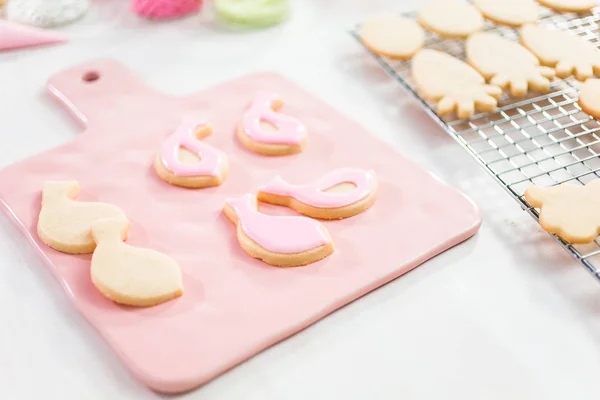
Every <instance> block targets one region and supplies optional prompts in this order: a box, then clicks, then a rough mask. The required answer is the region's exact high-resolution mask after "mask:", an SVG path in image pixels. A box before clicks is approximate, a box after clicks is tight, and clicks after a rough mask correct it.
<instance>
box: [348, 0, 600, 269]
mask: <svg viewBox="0 0 600 400" xmlns="http://www.w3.org/2000/svg"><path fill="white" fill-rule="evenodd" d="M405 16H407V17H409V18H415V16H416V15H415V13H408V14H405ZM599 20H600V8H595V9H594V10H592V11H591V12H590V13H586V14H574V13H565V14H559V13H555V12H553V11H551V10H549V9H543V11H542V15H541V18H540V21H539V23H540V24H541V25H549V26H551V27H552V28H557V29H562V30H566V31H569V32H570V33H572V34H575V35H579V36H581V37H582V38H584V39H585V40H588V41H590V42H592V43H593V44H594V45H595V46H596V47H598V45H599V43H600V34H599V27H598V21H599ZM484 29H485V30H486V31H488V32H494V33H496V34H499V35H501V36H503V37H506V38H508V39H511V40H515V41H518V31H517V30H515V29H513V28H509V27H502V26H497V25H495V24H493V23H491V22H486V25H485V27H484ZM357 30H358V29H355V30H353V31H352V32H351V34H352V36H354V38H355V39H357V40H358V42H359V43H361V41H360V38H359V36H358V32H357ZM425 48H430V49H435V50H440V51H443V52H446V53H448V54H450V55H452V56H455V57H457V58H459V59H461V60H464V59H465V53H464V40H460V39H456V40H455V39H443V38H441V37H439V36H437V35H434V34H432V33H427V38H426V41H425ZM365 49H366V50H367V51H368V52H369V53H370V54H371V55H372V56H373V57H374V58H375V59H376V60H377V62H378V63H379V65H380V66H381V67H382V68H383V69H384V70H385V71H386V72H387V73H388V74H389V75H391V77H393V78H394V79H395V80H396V81H398V82H399V83H400V84H401V85H402V86H403V87H404V88H405V89H407V90H408V91H409V92H410V93H411V94H412V95H413V96H414V97H415V98H416V99H417V100H418V101H419V102H420V103H421V105H422V106H423V108H424V109H425V110H426V111H427V112H428V113H429V114H430V115H431V117H433V119H434V120H436V121H437V122H438V123H439V124H440V125H441V126H442V127H443V128H444V129H445V130H446V132H447V133H449V134H450V135H451V136H452V137H453V138H454V139H455V140H456V141H457V142H458V143H459V144H460V145H461V146H462V147H463V148H464V149H465V150H467V151H468V152H469V153H470V154H471V155H472V156H473V157H474V158H475V159H476V160H477V161H478V163H479V164H480V165H481V166H482V167H484V168H485V170H486V171H487V172H488V173H490V174H491V175H492V176H493V177H494V179H495V180H496V181H497V182H498V183H500V184H501V185H502V187H503V188H504V189H506V191H508V193H510V194H511V195H512V197H514V199H515V200H517V201H518V202H519V204H520V205H521V207H522V208H523V209H524V210H526V211H527V212H528V213H529V214H530V215H531V216H532V217H533V218H534V219H535V220H536V221H538V222H539V214H538V212H537V210H536V209H534V208H531V207H530V206H529V205H528V204H527V202H526V201H525V199H524V196H523V194H524V192H525V190H526V189H527V188H528V187H529V186H530V185H532V184H536V185H539V186H552V185H557V184H561V183H565V182H569V183H574V184H578V185H583V184H586V183H588V182H590V181H591V180H593V179H597V178H599V177H600V122H599V121H596V120H594V119H593V118H591V117H590V116H589V115H587V114H586V113H585V112H583V111H581V108H580V107H579V105H578V104H577V99H578V90H579V87H580V83H579V82H577V81H576V80H575V79H573V78H568V79H565V80H560V79H556V80H554V81H553V82H552V85H551V90H550V92H548V93H546V94H544V95H540V94H530V95H528V96H527V97H525V98H520V99H514V98H511V97H509V96H507V95H503V97H502V98H501V99H500V101H499V107H498V108H497V109H496V111H494V112H488V113H480V114H476V115H474V116H473V117H471V118H469V119H458V118H457V117H456V116H445V117H442V116H440V115H438V114H437V113H436V111H435V104H434V103H432V102H428V101H427V100H425V99H423V98H422V97H421V96H420V95H419V93H418V92H417V89H416V87H415V84H414V82H413V80H412V79H411V73H410V61H398V60H391V59H387V58H385V57H380V56H378V55H376V54H374V53H372V52H370V51H369V49H367V48H366V47H365ZM552 237H553V238H554V239H555V240H556V241H557V242H558V243H559V244H560V245H561V246H562V247H563V248H564V249H565V250H567V251H568V252H569V253H570V254H571V255H572V256H573V257H574V258H575V259H576V260H577V261H579V262H580V263H581V264H582V265H583V266H585V267H586V268H587V270H588V271H589V272H590V273H591V274H592V275H594V276H595V277H596V279H597V280H599V281H600V238H596V240H595V241H594V242H593V243H591V244H587V245H571V244H569V243H566V242H564V241H563V240H561V239H560V238H558V237H557V236H555V235H552Z"/></svg>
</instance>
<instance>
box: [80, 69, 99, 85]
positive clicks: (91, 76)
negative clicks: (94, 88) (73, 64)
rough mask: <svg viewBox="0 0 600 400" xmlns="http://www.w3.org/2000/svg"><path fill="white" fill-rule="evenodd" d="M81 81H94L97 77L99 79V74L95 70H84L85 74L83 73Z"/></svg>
mask: <svg viewBox="0 0 600 400" xmlns="http://www.w3.org/2000/svg"><path fill="white" fill-rule="evenodd" d="M82 79H83V81H84V82H88V83H89V82H95V81H97V80H98V79H100V74H99V73H97V72H96V71H90V72H86V73H85V75H83V78H82Z"/></svg>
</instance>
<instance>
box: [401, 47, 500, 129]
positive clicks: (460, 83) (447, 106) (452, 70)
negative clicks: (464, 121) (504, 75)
mask: <svg viewBox="0 0 600 400" xmlns="http://www.w3.org/2000/svg"><path fill="white" fill-rule="evenodd" d="M412 77H413V80H414V82H415V84H416V86H417V88H418V90H419V92H420V93H421V94H422V95H423V97H425V98H426V99H428V100H430V101H435V102H437V112H438V113H439V114H440V115H445V114H449V113H451V112H452V111H454V110H456V113H457V115H458V117H459V118H470V117H472V116H473V114H474V113H475V110H478V111H484V112H486V111H493V110H495V109H496V106H497V105H498V101H497V99H498V98H500V95H501V94H502V90H501V89H500V88H499V87H497V86H493V85H487V84H486V83H485V78H484V77H483V76H482V75H481V74H480V73H479V72H477V71H476V70H475V69H474V68H473V67H471V66H470V65H469V64H467V63H465V62H463V61H461V60H459V59H457V58H454V57H452V56H450V55H448V54H446V53H443V52H440V51H437V50H429V49H425V50H421V51H419V52H418V53H417V54H416V55H415V57H414V59H413V60H412Z"/></svg>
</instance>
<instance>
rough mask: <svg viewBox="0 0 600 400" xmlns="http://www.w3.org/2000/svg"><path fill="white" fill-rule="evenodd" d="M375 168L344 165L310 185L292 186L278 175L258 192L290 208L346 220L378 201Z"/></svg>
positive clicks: (307, 213)
mask: <svg viewBox="0 0 600 400" xmlns="http://www.w3.org/2000/svg"><path fill="white" fill-rule="evenodd" d="M376 192H377V180H376V178H375V173H374V172H373V171H366V170H364V169H360V168H341V169H337V170H334V171H331V172H330V173H328V174H326V175H324V176H322V177H321V178H320V179H318V180H317V181H315V182H313V183H310V184H308V185H292V184H290V183H288V182H286V181H284V180H283V179H282V178H281V177H279V176H276V177H275V178H273V180H272V181H271V182H269V183H268V184H267V185H265V186H263V187H261V188H260V189H259V191H258V200H260V201H262V202H265V203H270V204H276V205H282V206H286V207H290V208H292V209H294V210H296V211H298V212H299V213H301V214H304V215H308V216H309V217H313V218H321V219H342V218H348V217H351V216H353V215H356V214H360V213H361V212H363V211H366V210H367V209H368V208H369V207H371V205H372V204H373V203H374V202H375V194H376Z"/></svg>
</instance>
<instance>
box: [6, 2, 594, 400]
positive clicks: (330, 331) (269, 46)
mask: <svg viewBox="0 0 600 400" xmlns="http://www.w3.org/2000/svg"><path fill="white" fill-rule="evenodd" d="M394 4H395V6H394ZM398 4H400V6H398ZM416 5H417V2H413V1H403V2H400V1H398V0H396V1H392V0H390V1H376V0H298V1H296V2H295V3H294V6H295V7H294V18H293V19H292V20H291V21H290V22H289V23H288V24H286V25H284V26H282V27H278V28H275V29H270V30H267V31H262V32H255V33H245V34H239V33H232V32H227V31H224V30H223V29H221V28H218V26H216V25H214V24H212V23H210V18H209V17H206V16H201V17H193V18H189V19H185V20H183V21H178V22H169V23H162V24H152V23H149V22H145V21H142V20H139V19H137V18H136V17H135V16H133V15H131V14H129V12H128V10H127V4H126V1H125V0H98V1H96V2H95V4H94V8H93V10H92V13H91V14H89V15H88V16H87V17H86V18H85V19H84V20H83V21H81V22H79V23H76V24H74V25H72V26H70V27H68V28H65V29H64V31H65V32H66V33H68V34H70V35H71V37H72V42H71V43H69V44H67V45H63V46H56V47H52V48H50V47H48V48H43V49H37V50H31V51H20V52H12V53H5V54H0V90H1V95H0V110H1V111H0V115H1V118H0V135H1V137H2V139H3V140H4V142H3V143H2V146H0V163H1V164H2V165H7V164H9V163H11V162H13V161H16V160H20V159H23V158H25V157H28V156H31V155H33V154H34V153H37V152H40V151H42V150H45V149H48V148H51V147H53V146H56V145H59V144H61V143H64V142H66V141H68V140H70V139H71V138H72V137H73V136H74V135H76V134H77V131H78V126H77V124H75V123H73V122H72V121H71V120H70V119H69V117H68V115H67V114H66V113H63V112H61V110H60V109H59V107H58V106H56V105H55V104H54V103H53V102H52V101H51V100H50V99H49V97H48V96H46V95H45V94H44V83H45V81H46V79H47V78H48V77H49V76H50V75H51V74H53V73H55V72H57V71H59V70H61V69H63V68H66V67H69V66H71V65H73V64H77V63H80V62H83V61H87V60H89V59H91V58H97V57H114V58H116V59H118V60H120V61H122V62H123V63H125V64H126V65H128V66H130V67H131V68H132V69H134V70H136V71H138V73H139V74H140V75H142V76H143V78H144V79H146V81H147V82H148V83H149V84H151V85H153V86H154V87H156V88H157V89H160V90H163V91H168V92H175V93H183V92H190V91H195V90H197V89H201V88H202V87H205V86H208V85H210V84H212V83H214V82H216V81H222V80H225V79H228V78H230V77H233V76H236V75H240V74H243V73H245V72H249V71H254V70H260V69H272V70H276V71H280V72H282V73H283V74H285V75H287V76H288V77H290V78H291V79H293V80H294V81H296V82H297V83H299V84H301V85H303V86H304V87H305V88H306V89H308V90H309V91H311V92H312V93H314V94H316V95H318V96H320V97H322V98H323V99H325V100H326V101H328V102H329V103H331V104H332V105H334V106H335V107H337V108H338V109H339V110H341V111H342V112H344V113H345V114H347V115H350V116H352V118H354V119H356V120H357V121H358V122H360V123H362V124H364V125H366V126H368V127H369V129H370V131H371V132H373V134H376V135H378V136H380V137H381V138H382V139H383V140H385V141H387V142H389V143H390V144H392V145H394V146H395V147H397V148H398V150H399V151H400V152H401V153H403V154H404V155H406V156H408V157H410V158H412V159H414V160H416V161H418V162H420V163H421V164H422V165H423V166H424V167H426V168H427V169H430V170H432V171H434V172H436V173H437V174H438V175H440V176H441V177H443V178H444V179H445V180H446V181H448V182H449V183H451V184H453V185H455V186H457V187H458V188H460V189H462V190H463V191H464V192H466V193H467V194H468V195H470V196H471V197H472V198H473V199H474V200H475V201H476V202H477V203H478V204H479V205H480V206H481V207H482V209H483V212H484V224H483V226H482V228H481V230H480V232H479V234H478V235H477V236H476V237H474V238H473V239H471V240H469V241H468V242H467V243H465V244H463V245H461V246H458V247H456V248H454V249H452V250H450V251H448V252H446V253H444V254H443V255H441V256H439V257H437V258H435V259H434V260H432V261H430V262H427V263H426V264H424V265H422V266H420V267H419V268H417V269H416V270H415V271H413V272H411V273H409V274H407V275H405V276H404V277H402V278H400V279H398V280H396V281H394V282H392V283H390V284H388V285H387V286H385V287H383V288H381V289H379V290H377V291H375V292H373V293H371V294H369V295H368V296H366V297H364V298H362V299H360V300H358V301H356V302H354V303H353V304H351V305H349V306H347V307H345V308H343V309H342V310H340V311H338V312H336V313H334V314H333V315H331V316H329V317H327V318H325V319H324V320H322V321H321V322H319V323H317V324H316V325H313V326H312V327H310V328H309V329H306V330H305V331H303V332H301V333H300V334H298V335H296V336H294V337H292V338H290V339H288V340H286V341H284V342H283V343H281V344H280V345H278V346H275V347H273V348H271V349H269V350H267V351H265V352H263V353H261V354H260V355H258V356H256V357H254V358H253V359H251V360H250V361H248V362H246V363H244V364H242V365H241V366H239V367H237V368H235V369H233V370H232V371H231V372H229V373H227V374H225V375H223V376H222V377H220V378H218V379H216V380H214V381H212V382H211V383H209V384H207V385H205V386H204V387H202V388H200V389H198V390H196V391H194V392H191V393H189V394H187V395H186V396H184V398H186V399H217V398H218V399H244V400H251V399H261V400H264V399H276V400H288V399H299V400H300V399H302V400H304V399H367V398H369V399H399V398H402V399H435V400H437V399H460V400H464V399H477V400H480V399H486V400H487V399H502V400H505V399H511V400H514V399H527V400H531V399H567V398H568V399H591V398H597V397H598V396H599V395H600V385H598V383H597V377H598V374H597V372H598V371H600V286H599V285H598V283H596V282H595V281H594V280H593V279H592V277H591V276H589V275H588V274H587V272H585V270H584V269H583V268H582V267H580V266H579V265H577V264H576V263H575V262H574V261H572V260H571V258H570V257H569V256H568V255H567V254H566V253H565V252H564V251H562V249H560V248H559V247H558V246H557V245H556V244H555V243H554V242H553V241H552V240H551V239H550V238H549V237H548V236H547V235H546V234H545V233H544V232H542V231H540V229H539V228H538V227H537V226H536V225H535V224H534V222H533V220H532V219H531V218H530V217H528V216H527V215H526V214H525V213H524V212H522V211H521V209H520V208H519V207H518V205H517V204H516V202H514V201H513V200H512V199H510V198H509V197H508V195H506V194H505V193H504V192H503V190H502V189H501V188H500V187H499V186H497V184H496V183H495V182H494V181H493V180H492V179H491V178H490V177H488V176H487V175H486V174H485V173H484V172H483V170H482V169H481V168H480V167H479V166H478V165H477V164H476V163H475V162H474V161H473V160H472V159H471V158H470V156H469V155H467V154H466V153H465V152H464V151H463V150H462V149H460V148H459V147H458V145H457V144H455V143H454V141H452V140H451V139H450V138H449V137H448V136H447V135H446V134H445V133H444V132H443V131H442V130H441V129H440V128H439V127H438V126H437V125H436V124H435V123H434V122H433V121H432V120H430V119H429V118H428V117H427V116H426V115H425V113H424V112H422V111H421V110H420V109H419V108H418V106H417V104H416V103H415V101H414V100H412V99H411V98H410V96H409V95H407V94H406V93H404V92H403V91H402V89H401V88H400V87H399V86H398V85H396V84H394V82H392V81H391V80H390V79H389V78H388V77H387V76H386V75H385V74H384V73H383V72H382V71H380V70H379V69H378V68H377V67H376V65H375V64H374V62H372V61H371V60H370V59H369V58H368V57H367V56H366V55H365V54H364V52H363V51H362V49H360V48H359V46H358V45H357V44H356V43H355V42H354V41H353V40H352V39H351V38H350V37H349V36H348V35H347V33H346V32H345V30H346V29H347V28H349V27H350V26H352V24H353V23H354V22H356V21H359V20H361V19H363V18H364V17H365V16H366V15H367V14H368V13H374V12H377V11H381V10H390V9H391V10H410V9H412V8H414V7H415V6H416ZM399 228H400V227H399ZM399 245H401V243H400V244H399ZM307 295H310V294H308V293H307ZM0 315H1V316H2V321H3V326H2V328H0V391H1V394H0V398H3V399H11V400H13V399H15V400H20V399H37V398H51V399H58V398H61V399H78V400H79V399H111V400H119V399H128V400H131V399H138V398H139V399H148V398H158V397H159V396H158V395H156V394H154V393H152V392H150V391H148V390H147V389H146V388H144V387H143V386H141V385H140V384H139V383H137V381H135V380H134V379H133V378H132V377H131V376H130V375H129V374H128V372H127V371H126V370H125V369H124V367H123V366H122V365H121V364H120V362H119V361H118V360H117V358H116V357H115V356H114V355H113V354H112V352H111V351H110V350H109V348H108V347H107V346H106V345H105V344H104V342H103V341H102V340H100V339H99V337H98V336H97V335H96V333H95V331H94V330H93V329H92V328H91V327H90V326H89V325H88V324H87V323H86V322H85V321H84V319H83V318H82V317H81V316H80V315H79V314H78V313H77V312H76V311H75V310H74V308H73V307H72V306H71V305H70V303H69V301H68V300H67V299H66V297H65V296H64V295H63V292H62V290H61V288H60V287H59V285H58V283H57V282H56V281H55V279H54V278H53V277H52V276H51V275H50V273H49V272H48V271H46V269H45V268H44V266H43V265H42V263H41V261H39V260H38V258H37V257H36V256H35V255H34V254H33V251H32V250H31V249H30V248H29V246H28V245H27V243H26V242H25V240H24V239H23V238H22V237H21V235H20V234H19V233H18V232H17V231H16V229H15V228H13V226H12V225H11V224H10V223H8V222H7V220H6V218H4V217H2V218H0ZM241 334H243V333H241Z"/></svg>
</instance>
